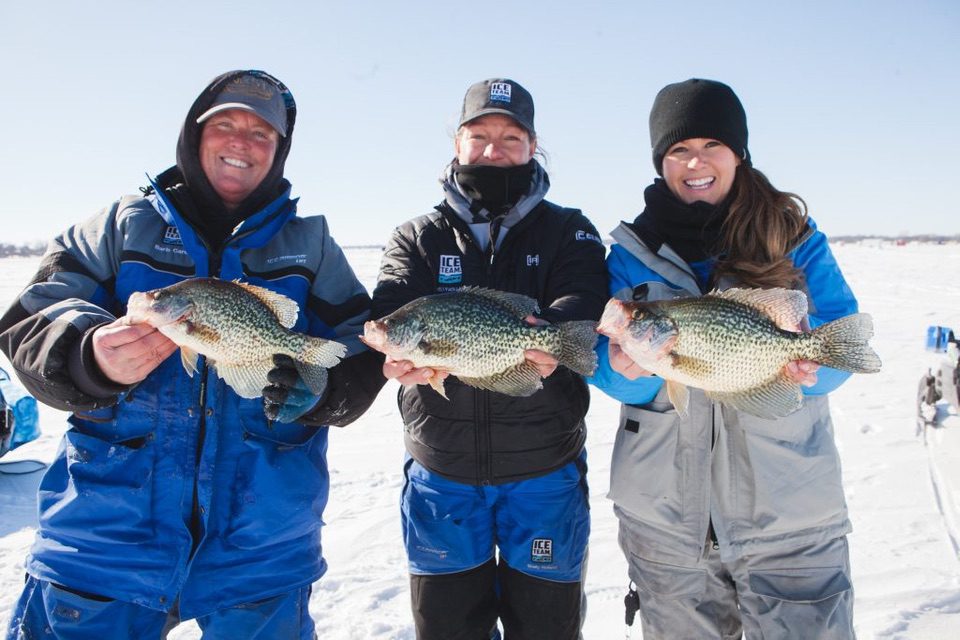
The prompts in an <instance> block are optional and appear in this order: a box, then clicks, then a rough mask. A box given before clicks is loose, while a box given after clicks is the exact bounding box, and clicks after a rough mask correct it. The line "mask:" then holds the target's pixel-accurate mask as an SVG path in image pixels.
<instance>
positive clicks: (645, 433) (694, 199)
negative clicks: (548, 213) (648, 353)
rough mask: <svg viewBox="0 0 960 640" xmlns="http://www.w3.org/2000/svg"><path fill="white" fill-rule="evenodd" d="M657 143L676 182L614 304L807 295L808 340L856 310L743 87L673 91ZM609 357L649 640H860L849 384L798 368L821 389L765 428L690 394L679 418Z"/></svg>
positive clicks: (605, 371) (658, 206)
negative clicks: (841, 435)
mask: <svg viewBox="0 0 960 640" xmlns="http://www.w3.org/2000/svg"><path fill="white" fill-rule="evenodd" d="M650 140H651V146H652V148H653V162H654V167H655V168H656V170H657V173H658V174H659V175H660V176H661V177H660V178H658V179H656V180H655V181H654V183H653V184H652V185H650V186H649V187H647V188H646V190H645V191H644V199H645V202H646V206H645V208H644V210H643V212H642V213H641V214H640V215H639V216H637V218H636V219H635V220H634V221H633V222H624V223H622V224H621V225H620V226H619V227H618V228H617V229H616V230H615V231H614V232H613V234H612V235H613V239H614V240H615V241H616V243H615V244H614V245H613V246H612V248H611V251H610V254H609V256H608V258H607V265H608V268H609V272H610V294H611V295H612V296H614V297H616V298H619V299H623V300H650V301H652V300H667V299H673V298H677V297H690V296H700V295H703V294H704V293H707V292H709V291H711V290H714V289H727V288H730V287H748V288H749V287H755V288H773V287H786V288H793V289H799V290H802V291H804V292H805V293H806V295H807V298H808V300H809V318H808V320H809V326H810V328H814V327H817V326H818V325H820V324H823V323H825V322H828V321H830V320H833V319H836V318H839V317H842V316H845V315H848V314H851V313H855V312H856V311H857V301H856V299H855V298H854V295H853V293H852V292H851V290H850V288H849V287H848V286H847V283H846V282H845V280H844V278H843V274H842V273H841V271H840V268H839V266H838V265H837V262H836V260H835V259H834V257H833V255H832V254H831V252H830V248H829V246H828V243H827V238H826V236H825V235H824V234H823V233H822V232H820V231H819V230H818V229H817V227H816V225H815V224H814V222H813V220H811V219H810V218H809V217H808V216H807V213H806V205H805V203H804V202H803V200H802V199H801V198H800V197H798V196H796V195H795V194H792V193H786V192H782V191H779V190H777V189H776V188H775V187H773V186H772V185H771V184H770V182H769V181H768V180H767V178H766V177H765V176H764V175H763V174H762V173H761V172H760V171H758V170H757V169H756V168H754V167H753V164H752V161H751V157H750V152H749V150H748V148H747V121H746V114H745V112H744V109H743V106H742V105H741V103H740V100H739V99H738V98H737V96H736V94H735V93H734V92H733V90H732V89H731V88H730V87H728V86H727V85H725V84H723V83H720V82H716V81H713V80H703V79H691V80H687V81H684V82H678V83H675V84H670V85H668V86H666V87H664V88H663V89H662V90H661V91H660V92H659V93H658V94H657V97H656V99H655V101H654V104H653V108H652V110H651V113H650ZM604 341H606V339H604ZM598 351H599V355H600V361H601V362H600V366H599V368H598V371H597V373H596V375H595V377H594V378H593V379H592V380H591V382H592V384H594V385H595V386H597V387H598V388H599V389H602V390H603V391H604V392H606V393H607V394H608V395H610V396H612V397H613V398H616V399H617V400H619V401H621V402H622V403H623V405H622V409H621V417H620V425H619V429H618V432H617V436H616V440H615V445H614V452H613V461H612V466H611V482H610V493H609V496H610V498H611V499H612V500H613V502H614V510H615V512H616V515H617V517H618V519H619V522H620V546H621V548H622V549H623V552H624V554H625V556H626V558H627V563H628V566H629V575H630V580H631V581H632V583H634V584H635V585H636V591H634V590H633V587H632V586H631V590H630V593H629V594H628V600H627V602H628V609H630V608H631V605H630V604H629V603H630V602H631V600H632V602H633V603H634V604H633V605H632V606H633V607H634V611H635V607H639V612H640V617H641V621H642V625H643V637H644V638H645V639H648V640H649V639H655V638H736V637H740V636H741V634H743V635H745V636H746V637H747V638H797V637H804V638H818V639H823V638H851V637H853V624H852V604H853V592H852V587H851V580H850V562H849V555H848V550H847V540H846V534H847V533H849V531H850V521H849V519H848V517H847V508H846V503H845V500H844V493H843V487H842V485H841V473H840V458H839V455H838V454H837V449H836V446H835V444H834V438H833V426H832V423H831V420H830V410H829V406H828V404H827V396H826V394H828V393H829V392H830V391H832V390H833V389H835V388H837V386H838V385H840V383H841V382H843V381H844V380H845V379H846V377H847V375H848V374H845V373H841V372H839V371H835V370H829V369H827V368H825V367H822V368H818V366H817V365H816V364H815V363H812V362H807V361H797V362H791V363H789V364H788V365H787V373H788V375H789V376H790V377H791V378H792V379H793V380H795V381H797V382H799V383H801V384H804V385H806V386H805V388H804V403H803V406H802V407H801V408H800V409H799V410H798V411H796V412H795V413H793V414H791V415H789V416H786V417H784V418H779V419H776V420H768V419H763V418H757V417H754V416H752V415H749V414H746V413H742V412H739V411H737V410H734V409H732V408H731V407H728V406H725V405H722V404H719V403H716V402H713V401H711V400H710V399H708V398H707V397H706V396H705V395H704V393H703V392H702V391H700V390H697V389H691V396H690V407H689V415H688V416H687V417H686V418H683V419H681V418H680V417H678V415H677V413H676V411H675V410H674V409H673V407H672V405H671V404H670V401H669V399H668V398H667V393H666V389H665V385H664V384H663V380H661V379H659V378H657V377H653V376H651V374H650V373H649V372H647V371H645V370H643V369H642V368H641V367H640V366H639V365H638V364H637V363H635V362H634V361H632V360H631V359H630V358H629V357H628V356H627V355H626V354H625V353H624V352H623V351H622V350H621V349H620V347H619V346H618V345H617V344H615V343H614V342H613V341H611V342H609V344H604V343H601V344H600V345H599V347H598Z"/></svg>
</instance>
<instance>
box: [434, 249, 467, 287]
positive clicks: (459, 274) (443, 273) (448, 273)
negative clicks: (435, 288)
mask: <svg viewBox="0 0 960 640" xmlns="http://www.w3.org/2000/svg"><path fill="white" fill-rule="evenodd" d="M437 281H438V282H439V283H440V284H459V283H460V282H463V268H462V267H461V266H460V256H440V274H439V277H438V278H437Z"/></svg>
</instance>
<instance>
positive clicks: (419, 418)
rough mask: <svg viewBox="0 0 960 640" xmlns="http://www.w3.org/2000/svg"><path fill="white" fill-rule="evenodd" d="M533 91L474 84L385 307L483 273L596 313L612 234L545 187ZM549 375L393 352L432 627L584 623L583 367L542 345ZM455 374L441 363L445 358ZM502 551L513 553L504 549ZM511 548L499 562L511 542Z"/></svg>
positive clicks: (426, 613) (519, 630)
mask: <svg viewBox="0 0 960 640" xmlns="http://www.w3.org/2000/svg"><path fill="white" fill-rule="evenodd" d="M533 115H534V108H533V99H532V97H531V96H530V94H529V93H528V92H527V91H526V90H525V89H524V88H523V87H522V86H520V85H519V84H518V83H516V82H514V81H513V80H509V79H503V78H495V79H490V80H485V81H482V82H478V83H476V84H474V85H472V86H471V87H470V88H469V90H468V91H467V93H466V96H465V98H464V102H463V110H462V113H461V118H460V124H459V128H458V131H457V134H456V138H455V140H454V148H455V152H456V157H455V158H454V159H453V161H452V162H450V164H449V165H448V166H447V168H446V171H445V172H444V175H443V177H442V179H441V183H442V185H443V190H444V195H445V197H444V200H443V202H441V203H440V204H439V205H438V206H437V207H436V210H435V211H434V212H432V213H429V214H427V215H424V216H421V217H418V218H415V219H414V220H411V221H410V222H407V223H406V224H404V225H402V226H400V227H399V228H397V229H396V230H395V231H394V234H393V236H392V238H391V239H390V241H389V243H388V245H387V247H386V250H385V252H384V257H383V263H382V266H381V270H380V275H379V278H378V282H377V286H376V289H375V291H374V294H373V303H372V308H371V317H373V318H380V317H383V316H385V315H387V314H389V313H391V312H393V311H395V310H396V309H398V308H399V307H401V306H403V305H404V304H406V303H407V302H410V301H412V300H414V299H416V298H419V297H421V296H425V295H429V294H433V293H438V292H443V291H452V290H456V289H458V288H460V287H463V286H480V287H488V288H491V289H498V290H503V291H510V292H514V293H521V294H525V295H527V296H530V297H531V298H535V299H536V300H537V301H538V303H539V306H540V308H541V309H542V313H541V314H540V316H539V317H538V318H537V319H535V320H533V319H532V320H531V321H532V322H536V323H555V322H560V321H566V320H596V319H598V318H599V317H600V314H601V312H602V310H603V306H604V303H605V302H606V299H607V295H606V291H607V275H606V270H605V267H604V263H603V260H604V247H603V244H602V242H601V241H600V238H599V236H598V234H597V231H596V229H595V228H594V226H593V225H592V224H591V223H590V221H589V220H587V218H586V217H585V216H584V215H583V214H582V213H581V212H580V211H579V210H576V209H566V208H562V207H559V206H557V205H555V204H552V203H550V202H547V201H546V200H544V199H543V197H544V195H545V194H546V192H547V189H548V187H549V184H550V182H549V179H548V177H547V174H546V172H545V171H544V169H543V167H542V166H541V165H540V163H539V162H537V160H536V159H535V158H534V154H535V152H536V150H537V138H536V133H535V130H534V127H533ZM527 358H528V359H529V360H531V361H533V362H534V363H535V364H537V365H538V367H539V368H540V370H541V372H542V375H543V376H544V378H545V380H544V383H543V389H541V390H540V391H538V392H537V393H535V394H533V395H532V396H529V397H511V396H506V395H502V394H499V393H495V392H491V391H484V390H479V389H475V388H473V387H469V386H466V385H464V384H462V383H461V382H460V381H458V380H456V379H455V378H449V379H447V381H446V390H447V396H448V397H449V400H447V399H445V398H443V397H441V396H440V395H439V394H438V393H437V392H436V391H434V390H433V389H432V388H431V387H429V386H428V385H426V384H424V383H426V381H427V379H428V378H430V376H431V375H433V374H434V373H435V372H434V371H433V370H432V369H428V368H414V367H413V365H412V363H410V362H408V361H394V360H392V359H390V358H387V360H386V362H385V363H384V367H383V372H384V375H385V376H386V377H387V378H392V379H396V380H398V381H399V382H400V383H401V384H402V385H403V387H402V388H401V390H400V396H399V403H400V411H401V414H402V417H403V421H404V424H405V442H406V448H407V451H408V453H409V456H408V459H407V462H406V467H405V478H406V482H405V486H404V490H403V498H402V522H403V528H404V540H405V544H406V548H407V554H408V558H409V562H410V573H411V583H410V589H411V596H412V604H413V614H414V619H415V623H416V629H417V637H418V638H419V639H420V640H433V639H435V638H436V639H440V638H453V637H456V638H471V639H472V638H476V639H481V638H482V639H486V638H491V637H496V634H497V633H498V631H497V619H498V618H499V619H500V621H501V624H502V625H503V629H504V633H505V636H506V638H507V640H529V639H534V638H544V639H547V638H549V639H550V640H563V639H564V638H576V637H577V636H578V634H579V629H580V615H581V597H582V578H583V570H584V566H585V563H584V560H585V555H586V546H587V537H588V534H589V528H590V521H589V512H588V495H587V485H586V457H585V451H584V441H585V438H586V426H585V424H584V415H585V414H586V412H587V407H588V405H589V392H588V389H587V386H586V384H585V382H584V380H583V379H582V377H581V376H579V375H577V374H575V373H573V372H571V371H570V370H568V369H566V368H565V367H558V366H557V361H556V360H555V359H554V358H552V357H551V356H549V355H548V354H546V353H543V352H539V351H528V352H527ZM437 373H439V374H440V375H443V374H442V372H437ZM498 550H499V554H497V551H498ZM498 555H499V561H498V560H497V557H498Z"/></svg>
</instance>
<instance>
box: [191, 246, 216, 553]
mask: <svg viewBox="0 0 960 640" xmlns="http://www.w3.org/2000/svg"><path fill="white" fill-rule="evenodd" d="M198 237H199V238H200V242H202V243H203V245H204V246H205V247H206V249H207V270H208V271H207V273H209V274H211V275H213V274H219V273H220V261H221V250H217V251H211V249H210V246H209V245H208V244H207V241H206V238H204V237H203V236H198ZM209 370H210V369H209V367H207V359H206V358H204V359H203V366H202V367H201V374H200V397H199V398H198V402H197V405H198V407H199V410H200V416H199V418H200V423H199V425H198V427H199V428H198V429H197V452H196V455H195V456H194V461H193V506H192V507H191V509H190V533H191V535H192V537H193V546H192V547H191V549H190V557H191V558H192V557H193V555H194V554H195V553H196V551H197V548H198V547H199V546H200V540H201V539H202V537H203V526H202V524H203V521H202V516H203V515H204V513H205V510H204V509H203V507H201V506H200V461H201V458H202V457H203V443H204V442H205V441H206V438H207V374H208V372H209Z"/></svg>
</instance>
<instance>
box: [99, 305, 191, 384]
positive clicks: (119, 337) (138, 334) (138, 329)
mask: <svg viewBox="0 0 960 640" xmlns="http://www.w3.org/2000/svg"><path fill="white" fill-rule="evenodd" d="M92 340H93V358H94V361H96V363H97V366H98V367H100V371H101V372H102V373H103V375H104V376H106V377H107V379H109V380H111V381H112V382H116V383H117V384H134V383H135V382H140V381H141V380H143V379H144V378H146V377H147V376H148V375H150V372H151V371H153V370H154V369H156V368H157V367H159V366H160V364H161V363H162V362H163V361H164V360H166V359H167V358H168V357H169V356H170V354H171V353H173V352H174V351H176V350H177V345H176V344H174V343H173V342H172V341H171V340H170V339H169V338H167V336H165V335H163V334H162V333H160V332H159V331H157V330H156V328H154V327H152V326H151V325H149V324H143V323H137V324H129V320H127V318H126V317H123V318H118V319H117V320H114V321H113V322H111V323H110V324H106V325H103V326H102V327H99V328H97V329H96V330H95V331H94V332H93V338H92Z"/></svg>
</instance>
